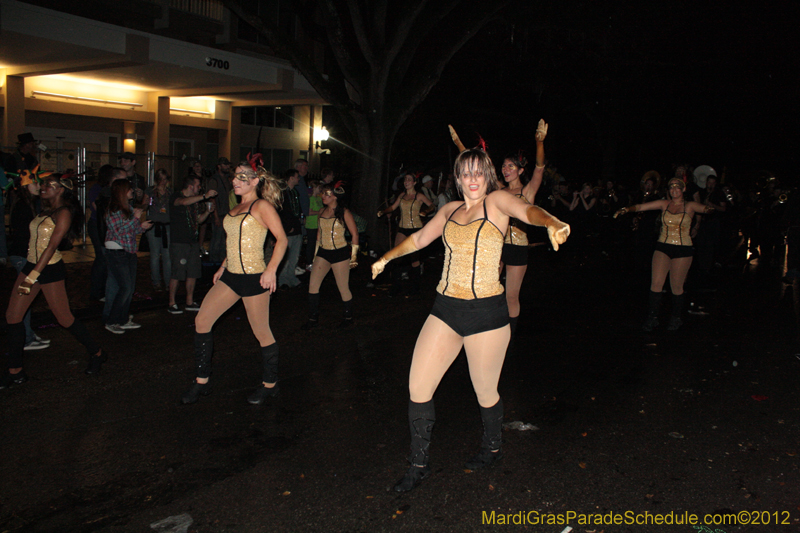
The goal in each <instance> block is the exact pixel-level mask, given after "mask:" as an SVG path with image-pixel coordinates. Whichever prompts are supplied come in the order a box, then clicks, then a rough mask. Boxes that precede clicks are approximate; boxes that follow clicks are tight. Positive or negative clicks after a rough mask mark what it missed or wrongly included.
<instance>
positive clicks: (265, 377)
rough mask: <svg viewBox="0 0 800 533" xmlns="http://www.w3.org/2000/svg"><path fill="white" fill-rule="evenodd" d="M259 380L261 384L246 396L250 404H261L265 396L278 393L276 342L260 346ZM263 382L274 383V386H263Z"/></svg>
mask: <svg viewBox="0 0 800 533" xmlns="http://www.w3.org/2000/svg"><path fill="white" fill-rule="evenodd" d="M261 364H262V372H261V381H262V385H261V386H260V387H258V389H257V390H256V391H255V392H254V393H253V394H251V395H250V396H248V398H247V401H248V403H250V404H252V405H261V404H262V403H264V402H265V401H266V399H267V398H273V397H275V396H277V395H278V343H277V342H273V343H272V344H270V345H269V346H262V347H261ZM264 383H274V384H275V386H274V387H265V386H264V385H263V384H264Z"/></svg>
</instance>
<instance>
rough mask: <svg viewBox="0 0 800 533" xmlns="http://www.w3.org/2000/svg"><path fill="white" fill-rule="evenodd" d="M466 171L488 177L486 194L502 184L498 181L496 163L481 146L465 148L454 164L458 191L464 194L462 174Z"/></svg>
mask: <svg viewBox="0 0 800 533" xmlns="http://www.w3.org/2000/svg"><path fill="white" fill-rule="evenodd" d="M466 171H471V172H473V173H478V174H483V177H484V178H486V194H489V193H490V192H493V191H496V190H498V189H499V188H500V185H499V184H498V183H497V173H496V172H495V170H494V163H492V160H491V158H490V157H489V154H487V153H486V152H484V151H483V150H481V149H480V148H472V149H470V150H464V151H463V152H461V153H460V154H458V157H457V158H456V162H455V163H454V164H453V172H454V173H455V175H456V188H457V189H458V193H459V194H460V195H462V196H463V195H464V192H463V191H462V190H461V175H462V174H463V173H464V172H466Z"/></svg>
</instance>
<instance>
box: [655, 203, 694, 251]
mask: <svg viewBox="0 0 800 533" xmlns="http://www.w3.org/2000/svg"><path fill="white" fill-rule="evenodd" d="M691 229H692V217H690V216H686V211H685V210H684V211H683V212H682V213H670V212H669V211H667V210H666V209H665V210H664V211H663V212H662V213H661V235H659V236H658V242H663V243H666V244H677V245H678V246H691V245H692V237H691V234H690V231H691Z"/></svg>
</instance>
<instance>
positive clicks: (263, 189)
mask: <svg viewBox="0 0 800 533" xmlns="http://www.w3.org/2000/svg"><path fill="white" fill-rule="evenodd" d="M239 167H244V168H246V169H247V170H246V171H245V173H246V174H247V177H248V178H250V179H254V178H255V179H258V186H257V187H256V194H258V197H259V198H263V199H264V200H266V201H268V202H269V203H271V204H272V206H273V207H274V208H275V209H280V208H281V204H282V202H281V196H282V194H283V191H285V190H286V182H285V181H283V180H282V179H280V178H277V177H276V176H275V175H274V174H273V173H272V172H270V171H269V170H267V169H265V168H264V167H262V166H261V165H258V166H257V167H256V170H253V167H252V166H250V163H249V162H247V161H242V162H241V163H239V164H238V165H236V168H239Z"/></svg>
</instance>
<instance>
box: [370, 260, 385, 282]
mask: <svg viewBox="0 0 800 533" xmlns="http://www.w3.org/2000/svg"><path fill="white" fill-rule="evenodd" d="M386 263H388V261H387V260H386V259H384V258H383V257H381V258H380V259H378V260H377V261H375V262H374V263H372V279H375V278H377V277H378V274H380V273H381V272H383V269H384V268H386Z"/></svg>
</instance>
